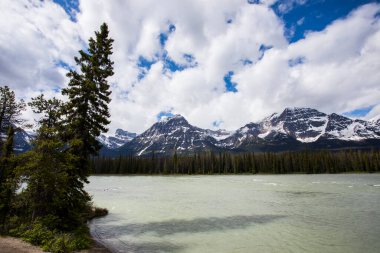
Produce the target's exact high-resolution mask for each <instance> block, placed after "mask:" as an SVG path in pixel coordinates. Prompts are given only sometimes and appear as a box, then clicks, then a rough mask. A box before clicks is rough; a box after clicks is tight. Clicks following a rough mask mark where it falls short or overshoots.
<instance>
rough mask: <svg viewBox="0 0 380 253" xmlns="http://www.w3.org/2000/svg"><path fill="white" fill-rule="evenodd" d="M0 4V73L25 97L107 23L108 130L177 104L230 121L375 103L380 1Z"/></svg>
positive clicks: (177, 109) (142, 121)
mask: <svg viewBox="0 0 380 253" xmlns="http://www.w3.org/2000/svg"><path fill="white" fill-rule="evenodd" d="M0 14H2V16H3V17H4V18H3V22H0V32H1V34H2V36H1V37H0V76H1V80H0V81H1V82H2V83H7V84H9V85H11V87H12V88H14V89H15V90H16V93H18V94H22V95H19V96H20V97H21V96H22V97H23V98H28V97H30V96H34V95H36V94H38V93H39V92H40V91H43V92H44V93H46V95H47V96H49V95H50V96H53V95H55V96H59V91H60V89H61V88H62V87H65V85H67V78H66V77H65V74H66V72H67V70H68V69H69V68H75V62H74V60H73V58H74V56H76V55H77V54H78V50H80V49H85V48H83V47H84V46H85V44H86V41H87V40H88V38H89V37H90V36H93V34H94V31H95V30H97V29H98V28H99V26H100V24H101V23H102V22H107V23H108V25H109V27H110V31H111V36H112V38H113V39H114V40H115V43H114V54H113V60H114V62H115V65H114V66H115V75H114V77H113V78H112V79H110V82H111V84H112V89H113V93H112V102H111V105H110V107H111V115H112V119H111V120H112V125H111V131H112V129H116V128H119V127H123V128H124V129H127V130H129V131H134V132H139V131H141V130H142V129H145V128H147V127H149V126H150V125H151V124H152V123H154V122H155V121H156V120H157V119H159V118H161V117H165V116H168V115H172V114H182V115H183V116H185V117H186V118H187V119H188V120H189V121H190V123H192V124H194V125H197V126H200V127H204V128H218V127H220V128H225V129H230V130H233V129H236V128H237V127H240V126H242V125H244V124H245V123H247V122H250V121H257V120H260V119H262V118H263V117H265V116H268V115H270V114H271V113H273V112H280V111H282V110H283V109H284V108H285V107H292V106H297V107H311V108H316V109H318V110H320V111H323V112H326V113H332V112H336V113H341V114H344V115H347V116H350V117H362V118H371V117H373V116H376V115H378V114H380V104H379V102H378V101H380V90H379V89H380V88H379V85H378V84H379V83H380V76H379V74H378V73H379V71H378V69H380V63H379V60H378V59H380V46H379V45H380V21H379V20H380V2H379V1H364V0H284V1H276V0H208V1H204V0H181V1H175V0H162V1H155V0H144V1H138V0H126V1H112V0H98V1H93V0H52V1H39V0H31V1H28V2H27V3H24V4H23V3H22V2H21V1H11V0H6V1H2V2H1V3H0ZM15 30H17V31H19V32H18V33H14V31H15ZM10 62H11V63H12V64H9V63H10ZM19 69H25V70H26V71H19ZM168 108H169V109H168ZM30 117H32V116H31V114H30Z"/></svg>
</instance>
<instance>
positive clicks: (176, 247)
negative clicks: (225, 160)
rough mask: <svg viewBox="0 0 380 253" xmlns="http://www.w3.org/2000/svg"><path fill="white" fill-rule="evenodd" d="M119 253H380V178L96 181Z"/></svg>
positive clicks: (98, 224) (93, 186)
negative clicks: (107, 212) (107, 211)
mask: <svg viewBox="0 0 380 253" xmlns="http://www.w3.org/2000/svg"><path fill="white" fill-rule="evenodd" d="M86 190H87V191H88V192H89V193H90V194H91V195H93V201H94V203H95V205H96V206H99V207H105V208H107V209H108V210H109V211H110V213H109V215H108V216H106V217H104V218H99V219H95V220H93V221H92V222H91V224H90V230H91V233H92V235H93V236H94V237H96V238H97V240H99V241H100V242H101V243H103V244H104V245H106V246H107V247H109V248H110V249H112V251H114V252H128V253H142V252H144V253H150V252H152V253H158V252H173V253H190V252H192V253H205V252H210V253H216V252H217V253H224V252H226V253H227V252H228V253H230V252H236V253H252V252H260V253H265V252H316V253H317V252H318V253H319V252H325V253H326V252H334V253H337V252H345V253H349V252H360V253H362V252H367V253H368V252H380V237H379V236H380V174H337V175H325V174H323V175H238V176H233V175H231V176H230V175H228V176H92V177H90V184H89V185H87V186H86Z"/></svg>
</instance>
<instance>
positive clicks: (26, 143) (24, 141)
mask: <svg viewBox="0 0 380 253" xmlns="http://www.w3.org/2000/svg"><path fill="white" fill-rule="evenodd" d="M34 136H35V133H34V132H27V131H25V130H23V129H21V128H17V129H16V131H15V135H14V138H13V147H14V151H15V153H23V152H26V151H28V150H30V149H31V147H32V140H33V138H34Z"/></svg>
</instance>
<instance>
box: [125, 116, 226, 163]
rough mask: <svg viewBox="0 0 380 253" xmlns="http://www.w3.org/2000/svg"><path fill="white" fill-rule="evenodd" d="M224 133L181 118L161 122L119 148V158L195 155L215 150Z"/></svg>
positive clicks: (176, 117) (171, 118)
mask: <svg viewBox="0 0 380 253" xmlns="http://www.w3.org/2000/svg"><path fill="white" fill-rule="evenodd" d="M228 135H229V133H228V132H227V131H225V130H219V131H212V130H208V129H201V128H198V127H195V126H192V125H190V124H189V122H188V121H187V120H186V119H185V118H184V117H182V116H181V115H175V116H173V117H169V118H165V119H163V120H161V121H159V122H157V123H155V124H154V125H153V126H152V127H150V128H149V129H148V130H146V131H145V132H143V133H142V134H140V135H139V136H137V137H136V138H134V139H133V140H131V141H130V142H128V143H127V144H125V145H124V146H122V147H121V148H120V149H119V150H118V151H119V152H120V153H121V154H123V155H126V154H128V155H138V156H139V155H145V154H151V153H153V152H154V153H156V154H169V153H173V152H174V151H176V152H179V153H183V152H197V151H206V150H215V149H218V147H217V146H216V145H215V143H217V142H218V138H225V137H227V136H228Z"/></svg>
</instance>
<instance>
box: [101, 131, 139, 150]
mask: <svg viewBox="0 0 380 253" xmlns="http://www.w3.org/2000/svg"><path fill="white" fill-rule="evenodd" d="M136 136H137V134H136V133H131V132H128V131H125V130H123V129H117V130H116V131H115V135H114V136H106V135H104V134H101V135H100V136H99V137H98V141H99V142H100V143H101V144H102V145H103V146H104V147H105V148H107V149H116V148H119V147H121V146H123V145H124V144H126V143H127V142H129V141H131V140H132V139H133V138H135V137H136Z"/></svg>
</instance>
